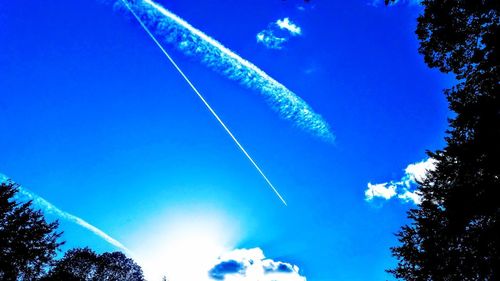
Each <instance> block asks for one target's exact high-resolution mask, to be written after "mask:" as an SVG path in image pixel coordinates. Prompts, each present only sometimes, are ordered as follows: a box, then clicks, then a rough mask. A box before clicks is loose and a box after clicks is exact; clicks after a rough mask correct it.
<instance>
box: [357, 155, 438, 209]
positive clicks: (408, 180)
mask: <svg viewBox="0 0 500 281" xmlns="http://www.w3.org/2000/svg"><path fill="white" fill-rule="evenodd" d="M435 168H436V160H434V159H432V158H428V159H427V160H424V161H421V162H417V163H413V164H410V165H408V166H407V167H406V169H405V170H404V171H405V175H404V176H403V177H402V178H401V179H400V180H399V181H394V180H392V181H390V182H385V183H379V184H372V183H368V185H367V187H368V188H367V189H366V191H365V200H366V201H372V200H374V199H375V198H380V199H384V200H389V199H391V198H393V197H395V196H396V197H397V198H399V199H400V200H402V201H403V202H413V204H417V205H418V204H420V202H421V198H420V195H419V193H418V190H416V184H417V182H422V181H424V180H425V179H426V178H427V172H428V171H433V170H434V169H435Z"/></svg>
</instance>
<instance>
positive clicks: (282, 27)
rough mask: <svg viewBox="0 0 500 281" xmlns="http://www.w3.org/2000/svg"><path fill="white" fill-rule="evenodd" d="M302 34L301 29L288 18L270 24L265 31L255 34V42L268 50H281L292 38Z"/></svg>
mask: <svg viewBox="0 0 500 281" xmlns="http://www.w3.org/2000/svg"><path fill="white" fill-rule="evenodd" d="M301 34H302V28H300V26H298V25H297V24H295V23H294V22H292V21H291V20H290V19H289V18H283V19H278V20H277V21H275V22H272V23H270V24H269V25H268V26H267V28H266V29H264V30H262V31H261V32H259V33H257V36H256V38H257V42H258V43H260V44H263V45H264V46H266V47H267V48H269V49H277V50H279V49H282V48H283V46H284V44H285V43H286V42H288V40H290V38H291V37H292V36H299V35H301Z"/></svg>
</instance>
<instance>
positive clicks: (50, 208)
mask: <svg viewBox="0 0 500 281" xmlns="http://www.w3.org/2000/svg"><path fill="white" fill-rule="evenodd" d="M7 180H8V178H7V177H6V176H5V175H2V174H0V183H2V182H5V181H7ZM19 195H21V196H20V197H25V198H26V199H28V200H32V202H33V205H34V206H35V207H36V208H40V209H42V210H43V211H44V212H45V213H49V214H53V215H55V216H57V217H59V218H61V219H64V220H67V221H70V222H72V223H76V224H78V225H79V226H81V227H83V228H85V229H87V230H89V231H91V232H92V233H94V234H95V235H97V236H99V237H101V238H102V239H104V240H105V241H106V242H108V243H109V244H111V245H113V246H115V247H116V248H118V249H120V250H122V251H123V252H125V253H126V254H127V255H129V256H133V253H132V252H131V251H130V250H129V249H128V248H127V247H125V246H124V245H123V244H122V243H120V242H119V241H118V240H116V239H114V238H113V237H111V236H109V235H108V234H106V233H105V232H104V231H102V230H100V229H99V228H97V227H95V226H93V225H91V224H90V223H88V222H87V221H85V220H83V219H81V218H79V217H77V216H75V215H73V214H70V213H68V212H65V211H63V210H61V209H59V208H57V207H56V206H54V205H53V204H52V203H50V202H49V201H47V200H45V199H43V198H42V197H40V196H38V195H36V194H35V193H33V192H31V191H28V190H27V189H25V188H24V187H22V186H20V187H19V193H18V196H19Z"/></svg>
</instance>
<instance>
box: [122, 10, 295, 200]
mask: <svg viewBox="0 0 500 281" xmlns="http://www.w3.org/2000/svg"><path fill="white" fill-rule="evenodd" d="M121 1H122V2H123V4H125V6H126V7H127V9H128V10H129V11H130V12H131V13H132V15H133V16H134V17H135V19H136V20H137V21H138V22H139V24H140V25H141V26H142V28H143V29H144V30H145V31H146V33H147V34H148V35H149V37H151V39H153V41H154V42H155V43H156V45H157V46H158V48H160V50H161V51H162V52H163V54H164V55H165V56H166V57H167V58H168V60H169V61H170V62H171V63H172V65H173V66H174V67H175V69H177V71H178V72H179V73H180V74H181V76H182V77H183V78H184V80H186V82H187V83H188V84H189V86H190V87H191V89H193V91H194V92H195V93H196V95H198V97H199V98H200V100H201V101H202V102H203V103H204V104H205V106H206V107H207V108H208V110H209V111H210V113H212V115H213V116H214V117H215V119H217V121H219V123H220V124H221V126H222V127H223V128H224V130H225V131H226V132H227V133H228V135H229V136H230V137H231V138H232V139H233V141H234V142H235V143H236V145H237V146H238V147H239V149H240V150H241V151H242V152H243V154H245V156H246V157H247V158H248V160H250V162H251V163H252V164H253V166H254V167H255V169H257V171H258V172H259V173H260V175H261V176H262V177H263V178H264V180H265V181H266V182H267V184H268V185H269V186H270V187H271V189H272V190H273V191H274V193H275V194H276V196H278V198H279V199H280V200H281V202H283V204H285V206H287V204H286V201H285V199H283V197H282V196H281V194H280V193H279V192H278V190H277V189H276V188H275V187H274V185H273V184H272V183H271V181H270V180H269V179H268V178H267V176H266V175H265V174H264V172H262V170H261V169H260V167H259V165H257V163H256V162H255V161H254V160H253V159H252V157H251V156H250V154H248V152H247V151H246V150H245V148H244V147H243V146H242V145H241V144H240V142H239V141H238V140H237V139H236V137H235V136H234V135H233V133H231V131H230V130H229V128H228V127H227V126H226V124H224V122H223V121H222V119H221V118H220V117H219V115H217V113H216V112H215V111H214V110H213V108H212V107H211V106H210V104H208V102H207V101H206V100H205V98H203V96H202V95H201V94H200V92H199V91H198V89H196V87H195V86H194V85H193V83H191V80H189V78H188V77H187V76H186V74H184V72H183V71H182V70H181V69H180V68H179V66H178V65H177V63H175V61H174V60H173V59H172V57H171V56H170V55H169V54H168V53H167V51H166V50H165V48H163V46H162V45H161V44H160V42H158V40H157V39H156V37H155V36H154V35H153V33H151V31H150V30H149V28H148V27H147V26H146V25H145V24H144V23H143V22H142V20H141V19H140V18H139V16H137V14H136V13H135V12H134V10H133V9H132V8H131V7H130V5H129V3H128V1H127V0H121Z"/></svg>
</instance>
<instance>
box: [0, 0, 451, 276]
mask: <svg viewBox="0 0 500 281" xmlns="http://www.w3.org/2000/svg"><path fill="white" fill-rule="evenodd" d="M158 3H160V4H162V5H163V6H164V7H165V8H167V9H169V10H170V11H171V12H173V13H175V14H176V15H178V16H180V17H182V18H183V19H184V20H186V21H187V22H189V23H190V24H191V25H193V26H194V27H196V28H198V29H199V30H201V31H203V32H204V33H206V34H207V35H209V36H211V37H212V38H215V39H216V40H218V41H219V42H221V43H222V44H224V46H226V47H227V48H229V49H231V50H232V51H234V52H235V53H237V54H239V55H240V56H241V57H243V58H244V59H247V60H248V61H250V62H251V63H253V64H255V65H256V66H258V67H259V68H260V69H262V70H264V71H265V72H266V73H267V74H269V75H270V76H271V77H273V78H274V79H276V80H277V81H279V83H281V84H283V85H285V86H286V87H287V88H288V89H290V90H291V91H293V92H294V93H295V94H297V95H298V96H300V97H301V98H302V99H304V100H305V101H306V102H307V103H308V105H309V106H310V107H311V108H312V109H313V110H314V111H315V112H316V113H318V114H319V115H321V116H322V118H323V119H324V120H325V121H326V122H327V123H328V124H329V125H330V127H331V130H332V132H333V134H334V135H335V141H334V142H328V141H324V140H322V139H321V138H318V137H317V136H315V135H314V134H311V133H309V132H308V131H307V130H303V129H301V128H299V127H298V126H297V125H296V124H295V123H294V122H290V121H289V120H284V119H283V118H280V116H279V114H278V113H277V112H275V111H274V110H272V109H271V108H270V106H269V104H268V103H266V101H265V99H264V98H263V97H262V95H261V94H259V93H258V91H256V90H255V89H249V88H247V87H244V86H242V85H240V84H239V83H237V82H235V81H232V80H231V79H228V78H227V77H226V76H224V75H221V74H220V73H217V72H216V71H213V70H212V69H211V68H210V67H207V66H206V65H205V64H203V63H200V61H199V60H198V59H196V58H195V57H189V56H186V55H185V54H184V53H183V52H181V51H179V50H178V49H177V48H176V46H175V44H170V45H165V47H166V50H167V51H168V52H169V53H170V54H171V55H172V56H173V58H174V60H176V62H177V63H178V64H179V66H180V68H182V69H183V70H184V72H185V73H186V75H187V76H188V77H189V78H190V79H191V80H192V81H193V83H194V84H195V85H196V86H197V88H198V89H199V90H200V92H201V93H203V95H204V96H205V98H206V99H207V101H208V102H209V103H210V104H211V105H212V106H213V108H214V109H215V110H216V111H217V113H218V114H219V115H220V117H221V118H222V119H223V120H224V121H225V122H226V124H227V125H228V127H229V128H230V129H231V130H232V132H233V133H234V134H235V135H236V136H237V137H238V139H239V140H240V142H241V143H242V144H243V145H244V146H245V148H246V149H247V151H248V152H249V153H250V155H252V156H253V158H254V159H255V160H256V161H257V162H258V163H259V164H260V166H261V168H262V170H263V171H264V172H265V173H266V175H267V176H268V177H269V179H270V180H271V181H272V182H273V183H274V185H275V186H276V187H277V188H278V190H279V191H280V192H281V193H282V195H283V196H284V198H285V199H286V200H287V203H288V207H284V206H283V205H282V204H281V203H280V201H279V200H278V199H277V198H276V196H275V195H274V194H273V193H272V191H271V190H270V189H269V187H268V186H267V184H266V182H265V181H264V180H263V179H262V177H261V176H260V175H259V174H258V172H257V171H256V170H255V169H254V168H253V166H252V165H251V163H250V162H249V161H248V160H247V159H246V158H245V156H244V155H243V154H242V153H241V152H240V151H239V150H238V148H237V147H236V145H235V144H234V143H233V141H232V140H231V138H230V137H229V136H228V135H227V134H226V133H225V132H224V130H223V129H222V128H221V126H220V125H219V124H218V123H217V121H216V120H215V119H214V118H213V116H211V115H210V113H209V112H208V111H207V110H206V108H205V107H204V105H203V104H202V103H201V102H200V100H199V99H198V98H197V97H196V95H195V94H194V93H193V92H192V90H191V89H190V88H189V86H188V85H187V84H186V83H185V81H184V80H183V79H182V77H181V76H180V75H179V74H178V73H177V72H176V70H175V69H174V68H173V67H172V65H171V64H170V63H169V62H168V60H167V59H166V58H165V57H164V56H163V54H162V53H161V51H160V50H159V49H158V48H157V46H155V45H154V43H153V42H152V41H151V39H150V38H148V36H147V34H146V33H145V32H144V30H142V29H141V27H140V26H139V24H138V23H137V22H136V21H134V19H133V18H132V17H131V16H130V15H128V14H127V13H126V12H125V11H123V10H117V9H114V8H113V5H112V4H110V3H103V1H83V0H74V1H60V0H50V1H42V2H40V1H38V2H36V1H35V2H30V3H28V2H25V1H7V2H4V3H2V5H1V6H0V112H1V116H2V117H1V119H0V124H1V126H2V128H3V132H4V136H3V137H2V138H0V148H1V151H2V154H1V155H2V157H1V158H0V172H1V173H4V174H6V175H8V176H9V177H11V178H12V179H14V180H15V181H17V182H19V183H21V184H22V185H23V186H25V187H27V188H29V189H30V190H31V191H32V192H34V193H36V194H37V195H39V196H41V197H43V198H45V199H46V200H47V201H49V202H51V203H52V204H53V205H54V206H57V207H58V208H60V209H61V210H64V211H66V212H69V213H71V214H74V215H76V216H78V217H80V218H83V219H84V220H86V221H87V222H89V223H91V224H92V225H94V226H96V227H98V228H100V229H101V230H103V231H104V232H106V233H107V234H109V235H110V236H112V237H114V238H115V239H117V240H118V241H120V242H121V243H123V244H124V245H126V247H127V248H129V249H130V250H131V251H133V252H134V253H135V254H136V255H137V257H138V259H141V260H143V261H144V263H149V266H150V267H154V268H155V270H157V268H158V267H162V266H163V265H164V263H168V262H169V261H172V260H182V261H183V262H185V263H186V268H188V265H189V262H190V259H191V258H192V259H193V260H191V262H192V264H196V259H195V258H194V257H195V256H203V255H201V254H200V255H195V254H194V253H197V252H198V253H201V252H204V253H207V252H210V253H218V252H223V251H226V252H229V253H232V252H230V251H231V250H233V249H252V248H259V249H260V250H261V251H263V252H264V254H265V256H266V257H268V258H270V259H273V260H274V261H276V262H286V263H288V264H291V265H297V266H298V267H299V268H300V274H301V275H302V276H304V277H306V278H307V280H311V281H327V280H351V281H352V280H385V279H388V278H390V277H389V276H388V275H387V274H386V273H385V272H384V269H386V268H388V267H390V266H391V265H393V264H394V263H395V261H394V259H393V258H392V257H391V256H390V252H389V247H390V246H392V245H395V243H396V238H395V237H394V236H393V233H394V232H396V231H397V230H398V228H399V226H400V225H402V224H403V223H405V221H406V220H405V211H406V210H407V209H408V208H410V207H411V206H412V203H411V202H409V203H405V202H402V201H401V200H395V199H394V198H393V199H391V200H382V201H377V202H374V201H367V200H365V190H366V189H367V184H368V183H369V182H370V183H374V184H375V183H386V182H389V181H391V180H396V181H398V180H399V179H400V178H403V177H404V176H405V171H404V169H405V168H406V167H407V166H408V165H409V164H411V163H416V162H420V161H422V160H425V159H426V155H425V153H424V152H425V150H427V149H431V150H432V149H437V148H440V147H441V146H442V145H443V136H444V131H445V129H446V126H447V124H446V118H447V116H448V115H449V112H448V110H447V105H446V101H445V98H444V96H443V95H442V89H443V88H445V87H447V86H449V85H450V84H451V82H452V80H451V79H450V78H449V77H446V76H444V75H442V74H439V73H438V72H437V71H435V70H430V69H428V68H427V67H426V66H425V64H424V63H423V60H422V57H421V56H420V55H418V53H417V47H418V42H417V40H416V38H415V35H414V33H413V30H414V29H415V24H416V22H415V18H416V16H417V15H418V13H419V11H420V8H419V7H418V5H414V4H411V3H409V2H403V3H399V4H398V5H394V6H392V7H389V8H387V7H385V6H383V5H381V4H380V5H374V4H373V3H372V2H371V1H368V0H366V1H365V0H356V1H314V0H312V1H310V2H309V4H304V3H303V2H301V1H290V0H289V1H269V0H266V1H264V0H258V1H238V3H235V2H234V1H229V0H222V1H217V2H213V1H158ZM285 18H288V21H290V22H292V23H293V24H295V25H296V26H297V27H300V34H294V33H293V32H289V31H288V30H286V29H283V28H280V26H279V25H278V24H277V21H278V20H281V23H283V21H284V19H285ZM265 30H267V31H269V30H271V31H272V34H273V36H275V37H277V38H285V39H283V40H281V41H282V42H281V43H279V48H273V47H270V46H268V45H266V44H263V43H262V42H259V40H258V36H257V35H258V34H259V33H261V32H262V31H265ZM265 34H269V32H267V33H265ZM273 46H277V45H276V44H275V45H273ZM53 217H54V218H57V216H53ZM61 226H62V228H63V230H64V231H65V235H64V239H65V240H66V241H67V246H66V247H73V246H86V245H88V246H90V247H92V248H95V249H97V250H99V251H111V250H116V248H114V247H113V246H112V245H110V244H109V243H107V242H106V241H105V240H103V239H101V238H100V237H98V236H96V235H94V234H92V233H91V232H89V231H88V230H86V229H83V228H81V227H79V226H78V225H75V224H73V223H71V222H65V221H62V225H61ZM176 239H178V240H176ZM189 239H191V240H189ZM203 239H206V241H205V240H203ZM181 240H182V241H181ZM200 241H201V242H200ZM179 245H181V246H179ZM182 245H187V246H186V247H184V246H182ZM207 245H209V246H210V247H208V246H207ZM174 248H175V249H174ZM183 253H188V254H186V256H185V257H183V258H179V255H183ZM238 253H239V252H238ZM251 254H252V255H254V254H256V252H255V251H254V252H252V253H251ZM228 255H230V254H228ZM256 255H257V256H258V255H260V253H259V252H258V251H257V254H256ZM208 256H210V255H208ZM208 256H207V259H208V258H212V257H208ZM174 257H177V259H176V258H174ZM151 260H154V262H152V261H151ZM164 261H165V262H164ZM153 263H155V265H152V264H153ZM156 263H159V264H156ZM165 267H166V268H168V265H165ZM167 274H168V273H167ZM176 274H181V273H176ZM179 278H182V276H181V277H179ZM179 280H180V279H179ZM283 280H286V279H283ZM174 281H175V280H174Z"/></svg>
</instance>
